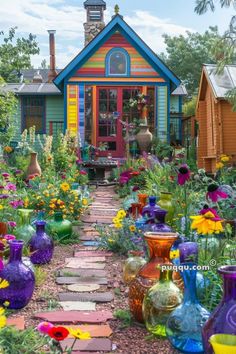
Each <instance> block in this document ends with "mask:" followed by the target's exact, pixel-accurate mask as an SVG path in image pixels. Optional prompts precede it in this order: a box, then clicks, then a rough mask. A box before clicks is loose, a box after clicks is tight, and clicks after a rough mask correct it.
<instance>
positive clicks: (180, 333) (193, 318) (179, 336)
mask: <svg viewBox="0 0 236 354" xmlns="http://www.w3.org/2000/svg"><path fill="white" fill-rule="evenodd" d="M181 265H182V266H183V267H184V270H183V272H182V277H183V280H184V301H183V303H182V304H181V305H180V306H178V307H177V308H176V309H175V310H174V311H173V312H172V314H171V315H170V317H169V318H168V320H167V323H166V334H167V337H168V339H169V341H170V342H171V344H172V345H173V347H174V348H176V349H178V350H179V351H180V352H182V353H202V354H203V353H204V351H203V343H202V335H201V331H202V327H203V325H204V323H205V322H206V321H207V319H208V318H209V315H210V313H209V312H208V311H207V310H206V309H205V308H204V307H203V306H201V305H200V303H199V301H198V299H197V294H196V273H197V271H196V264H195V263H181Z"/></svg>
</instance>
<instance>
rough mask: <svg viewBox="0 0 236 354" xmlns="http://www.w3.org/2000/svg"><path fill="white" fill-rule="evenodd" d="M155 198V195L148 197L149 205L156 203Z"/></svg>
mask: <svg viewBox="0 0 236 354" xmlns="http://www.w3.org/2000/svg"><path fill="white" fill-rule="evenodd" d="M156 201H157V198H156V197H149V205H150V206H155V205H156Z"/></svg>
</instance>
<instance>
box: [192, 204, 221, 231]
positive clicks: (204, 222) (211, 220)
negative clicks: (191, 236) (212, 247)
mask: <svg viewBox="0 0 236 354" xmlns="http://www.w3.org/2000/svg"><path fill="white" fill-rule="evenodd" d="M190 218H191V219H193V222H192V224H191V229H196V230H197V232H198V234H202V235H207V234H210V235H211V234H213V233H220V232H222V231H223V226H222V221H223V220H221V219H220V218H219V217H218V216H217V215H216V214H215V213H213V212H212V211H211V210H209V209H206V211H205V212H204V213H203V212H202V214H201V215H197V216H190Z"/></svg>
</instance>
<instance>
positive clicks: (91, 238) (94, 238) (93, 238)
mask: <svg viewBox="0 0 236 354" xmlns="http://www.w3.org/2000/svg"><path fill="white" fill-rule="evenodd" d="M97 237H99V235H97V236H93V235H82V236H80V238H79V239H80V241H92V240H96V238H97Z"/></svg>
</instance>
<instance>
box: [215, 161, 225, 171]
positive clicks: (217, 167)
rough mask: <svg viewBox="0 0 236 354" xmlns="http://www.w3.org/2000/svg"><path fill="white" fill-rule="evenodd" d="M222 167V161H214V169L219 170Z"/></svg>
mask: <svg viewBox="0 0 236 354" xmlns="http://www.w3.org/2000/svg"><path fill="white" fill-rule="evenodd" d="M223 167H224V164H223V163H222V162H217V163H216V169H217V170H220V169H221V168H223Z"/></svg>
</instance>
